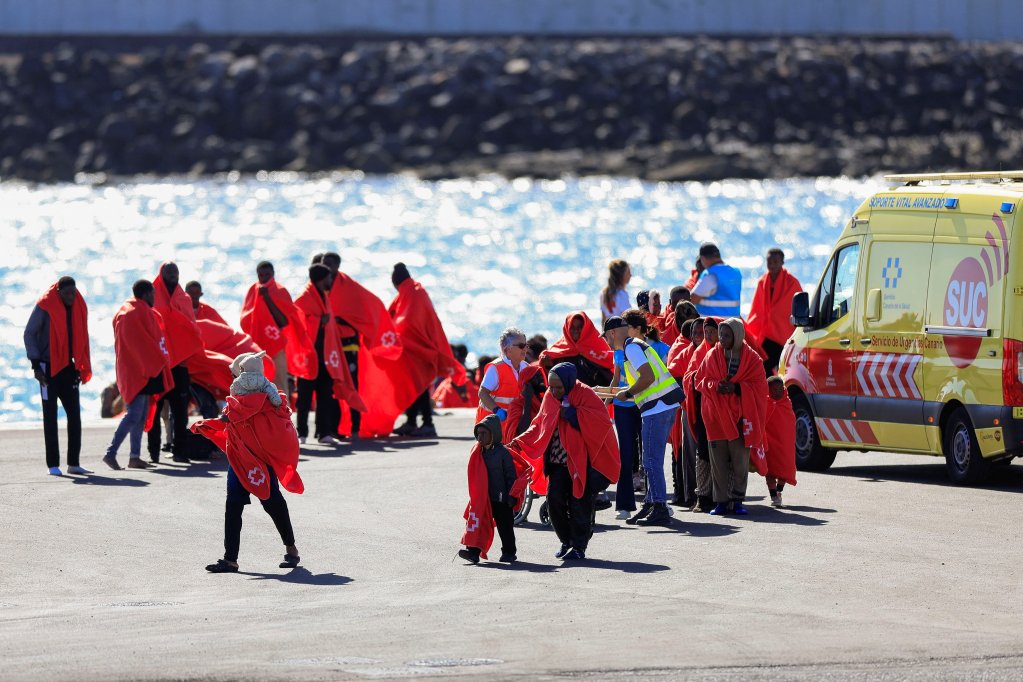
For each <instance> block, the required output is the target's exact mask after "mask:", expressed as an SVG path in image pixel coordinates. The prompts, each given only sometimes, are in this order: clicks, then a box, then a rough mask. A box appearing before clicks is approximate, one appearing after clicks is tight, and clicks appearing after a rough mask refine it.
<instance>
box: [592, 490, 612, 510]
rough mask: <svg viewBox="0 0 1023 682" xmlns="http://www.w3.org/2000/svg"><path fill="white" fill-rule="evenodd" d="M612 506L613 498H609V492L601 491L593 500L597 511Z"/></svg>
mask: <svg viewBox="0 0 1023 682" xmlns="http://www.w3.org/2000/svg"><path fill="white" fill-rule="evenodd" d="M611 506H612V505H611V500H610V499H609V498H608V496H607V493H601V494H600V495H599V496H598V497H597V499H596V500H594V502H593V508H594V510H596V511H604V510H605V509H610V508H611Z"/></svg>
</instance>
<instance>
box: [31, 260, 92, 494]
mask: <svg viewBox="0 0 1023 682" xmlns="http://www.w3.org/2000/svg"><path fill="white" fill-rule="evenodd" d="M24 339H25V351H26V354H27V355H28V359H29V362H31V363H32V373H33V374H34V375H35V378H36V381H38V382H39V394H40V397H41V398H42V403H43V405H42V407H43V440H44V442H45V446H46V467H47V468H48V469H49V473H50V475H51V476H60V475H61V471H60V440H59V438H58V430H57V403H58V402H59V403H60V404H61V405H63V406H64V412H65V414H66V415H67V443H68V453H67V462H68V473H71V474H88V473H92V472H91V471H89V470H88V469H85V468H83V467H82V466H81V464H80V462H79V456H80V454H81V450H82V413H81V405H80V399H79V391H78V387H79V384H84V383H86V382H87V381H89V379H90V378H91V377H92V363H91V360H90V356H89V313H88V308H87V307H86V305H85V299H84V298H83V297H82V295H81V294H80V293H79V292H78V287H77V285H76V284H75V280H74V278H73V277H69V276H64V277H61V278H60V279H59V280H57V282H55V283H54V284H53V285H52V286H50V288H49V289H47V291H46V293H45V294H43V295H42V296H41V297H40V298H39V300H38V301H37V302H36V306H35V308H33V310H32V315H31V316H30V317H29V320H28V325H27V326H26V327H25V335H24Z"/></svg>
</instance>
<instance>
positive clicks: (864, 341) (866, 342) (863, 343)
mask: <svg viewBox="0 0 1023 682" xmlns="http://www.w3.org/2000/svg"><path fill="white" fill-rule="evenodd" d="M860 345H861V346H869V345H870V339H860Z"/></svg>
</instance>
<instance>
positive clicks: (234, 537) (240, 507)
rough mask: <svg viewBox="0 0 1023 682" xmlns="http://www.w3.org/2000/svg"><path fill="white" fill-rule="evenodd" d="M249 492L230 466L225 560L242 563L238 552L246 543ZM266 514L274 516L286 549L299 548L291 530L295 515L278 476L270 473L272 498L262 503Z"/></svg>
mask: <svg viewBox="0 0 1023 682" xmlns="http://www.w3.org/2000/svg"><path fill="white" fill-rule="evenodd" d="M249 501H250V498H249V491H247V490H246V489H245V486H243V485H242V484H241V481H239V480H238V477H237V476H236V475H235V473H234V469H233V468H232V467H230V466H228V468H227V503H226V504H225V506H224V559H225V560H226V561H238V549H239V547H241V541H242V512H244V511H245V505H247V504H249ZM259 503H260V504H261V505H263V511H265V512H266V513H267V515H269V516H270V518H271V520H273V522H274V526H276V527H277V532H278V533H280V535H281V542H283V543H284V546H285V547H288V546H290V545H294V544H295V532H294V530H292V528H291V514H290V513H289V512H288V503H287V501H286V500H285V499H284V495H281V487H280V485H279V484H278V483H277V476H276V475H275V474H274V472H273V469H271V470H270V497H268V498H267V499H265V500H260V501H259Z"/></svg>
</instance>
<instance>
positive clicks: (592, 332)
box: [546, 310, 615, 371]
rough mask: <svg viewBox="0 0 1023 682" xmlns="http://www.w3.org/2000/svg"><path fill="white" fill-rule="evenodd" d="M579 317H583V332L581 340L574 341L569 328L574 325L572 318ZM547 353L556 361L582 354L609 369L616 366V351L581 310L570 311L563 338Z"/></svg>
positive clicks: (562, 334) (562, 330)
mask: <svg viewBox="0 0 1023 682" xmlns="http://www.w3.org/2000/svg"><path fill="white" fill-rule="evenodd" d="M577 317H581V318H582V319H583V328H582V333H581V334H580V335H579V340H578V341H573V340H572V336H571V335H570V334H569V329H570V328H571V326H572V320H573V319H575V318H577ZM546 353H547V357H549V358H551V359H552V360H554V361H555V362H557V361H560V360H562V359H563V358H574V357H576V356H580V355H581V356H582V357H584V358H586V359H587V360H589V361H590V362H592V363H594V364H597V365H600V366H601V367H604V368H605V369H608V370H612V371H613V370H614V366H615V362H614V353H613V352H612V351H611V347H610V346H609V345H607V341H605V340H604V337H603V336H601V335H600V332H598V331H597V328H596V327H595V326H593V322H592V321H591V320H590V318H589V316H588V315H587V314H586V313H584V312H583V311H581V310H578V311H576V312H574V313H570V314H569V315H568V317H566V318H565V324H564V325H563V326H562V328H561V338H560V339H558V340H557V341H555V342H554V345H552V346H551V347H550V348H548V349H547V350H546Z"/></svg>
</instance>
